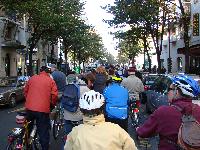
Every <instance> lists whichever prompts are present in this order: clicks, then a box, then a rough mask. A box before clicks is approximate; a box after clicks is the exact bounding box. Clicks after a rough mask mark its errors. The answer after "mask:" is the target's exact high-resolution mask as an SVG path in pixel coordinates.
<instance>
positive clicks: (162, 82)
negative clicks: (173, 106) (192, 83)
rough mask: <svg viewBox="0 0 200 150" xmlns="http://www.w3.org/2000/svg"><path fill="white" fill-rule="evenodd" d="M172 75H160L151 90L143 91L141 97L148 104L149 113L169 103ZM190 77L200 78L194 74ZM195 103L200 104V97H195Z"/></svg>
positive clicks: (147, 110)
mask: <svg viewBox="0 0 200 150" xmlns="http://www.w3.org/2000/svg"><path fill="white" fill-rule="evenodd" d="M189 76H190V75H189ZM172 77H173V75H160V76H159V77H158V78H156V79H155V81H154V83H153V84H152V86H151V87H150V90H147V91H144V92H142V94H141V95H140V99H141V103H142V104H145V105H146V112H147V113H153V112H154V111H155V110H156V109H157V108H158V107H159V106H161V105H169V103H168V97H167V91H168V90H167V89H168V88H169V86H170V85H171V83H172ZM190 77H192V78H193V79H195V80H196V81H198V80H199V79H198V78H194V76H190ZM193 103H196V104H200V98H199V97H196V98H194V99H193Z"/></svg>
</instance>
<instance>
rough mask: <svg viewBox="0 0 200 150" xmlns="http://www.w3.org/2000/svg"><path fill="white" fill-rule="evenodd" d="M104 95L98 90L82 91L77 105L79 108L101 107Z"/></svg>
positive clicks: (91, 108)
mask: <svg viewBox="0 0 200 150" xmlns="http://www.w3.org/2000/svg"><path fill="white" fill-rule="evenodd" d="M104 101H105V99H104V96H103V95H102V94H100V93H99V92H95V91H94V90H91V91H89V92H86V93H84V94H83V95H82V96H81V98H80V101H79V106H80V108H81V109H86V110H93V109H97V108H101V106H103V104H104Z"/></svg>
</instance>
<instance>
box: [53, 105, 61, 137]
mask: <svg viewBox="0 0 200 150" xmlns="http://www.w3.org/2000/svg"><path fill="white" fill-rule="evenodd" d="M63 113H64V110H63V108H62V106H61V104H59V103H58V104H57V105H56V106H55V108H54V109H53V111H52V114H53V115H54V117H52V118H53V119H52V131H53V137H54V139H55V140H56V139H57V138H58V136H59V132H60V130H61V129H62V128H63V126H64V119H63V118H64V115H63Z"/></svg>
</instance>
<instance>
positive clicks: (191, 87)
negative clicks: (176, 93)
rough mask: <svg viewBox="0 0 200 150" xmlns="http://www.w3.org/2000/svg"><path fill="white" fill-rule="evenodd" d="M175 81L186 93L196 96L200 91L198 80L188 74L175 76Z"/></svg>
mask: <svg viewBox="0 0 200 150" xmlns="http://www.w3.org/2000/svg"><path fill="white" fill-rule="evenodd" d="M172 80H173V83H174V85H175V86H177V87H178V88H179V89H180V90H181V91H182V93H183V94H184V95H187V96H190V97H195V96H197V95H198V94H199V93H200V88H199V85H198V82H197V81H195V80H194V79H192V78H191V77H188V76H186V75H180V76H175V77H174V78H173V79H172Z"/></svg>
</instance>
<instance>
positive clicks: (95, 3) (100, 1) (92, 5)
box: [84, 0, 117, 57]
mask: <svg viewBox="0 0 200 150" xmlns="http://www.w3.org/2000/svg"><path fill="white" fill-rule="evenodd" d="M113 2H114V0H86V4H85V6H84V7H85V13H86V17H87V18H88V24H91V25H92V26H94V28H95V30H96V31H97V33H98V34H100V36H101V37H102V40H103V43H104V46H105V48H106V49H107V50H108V52H110V53H111V54H112V55H113V56H115V57H116V56H117V50H115V46H116V42H117V40H114V39H113V35H110V34H109V33H110V32H111V31H114V30H113V29H111V28H109V25H108V24H106V23H105V22H103V21H102V20H103V19H105V20H107V19H111V18H112V17H113V16H112V14H109V13H106V11H105V10H103V9H102V8H101V7H100V6H105V5H107V4H108V3H111V4H112V3H113Z"/></svg>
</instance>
